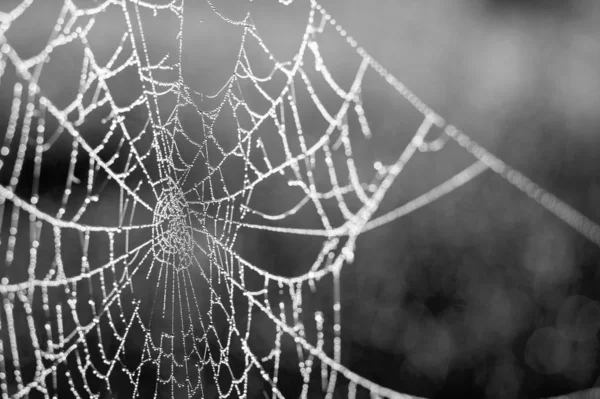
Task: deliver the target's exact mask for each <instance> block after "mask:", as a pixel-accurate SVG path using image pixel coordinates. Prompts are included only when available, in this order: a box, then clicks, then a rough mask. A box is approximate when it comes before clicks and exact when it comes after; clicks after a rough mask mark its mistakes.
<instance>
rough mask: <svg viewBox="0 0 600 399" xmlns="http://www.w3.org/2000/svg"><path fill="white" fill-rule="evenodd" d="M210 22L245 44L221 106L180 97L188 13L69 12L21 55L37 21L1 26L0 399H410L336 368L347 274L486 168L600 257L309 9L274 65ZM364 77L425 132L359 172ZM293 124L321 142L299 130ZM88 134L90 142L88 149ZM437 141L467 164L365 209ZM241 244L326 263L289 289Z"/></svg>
mask: <svg viewBox="0 0 600 399" xmlns="http://www.w3.org/2000/svg"><path fill="white" fill-rule="evenodd" d="M207 2H208V4H209V5H210V7H211V8H212V12H214V13H215V14H216V15H217V16H218V17H220V18H221V19H223V20H224V21H226V22H227V23H229V24H232V25H235V26H237V27H239V28H241V29H242V31H243V33H242V35H241V38H240V39H241V45H240V47H239V52H238V55H237V59H236V62H235V66H234V67H233V69H232V71H231V74H230V78H229V79H227V80H226V81H225V82H222V83H223V84H222V88H221V89H220V90H218V91H217V92H215V93H201V92H198V91H196V90H194V89H193V88H192V87H193V86H192V85H190V84H189V83H190V82H186V81H185V79H184V78H183V73H182V61H181V60H182V49H183V35H182V31H183V23H184V15H185V12H184V10H185V9H184V2H183V0H174V1H172V2H164V3H161V4H152V3H151V2H146V1H141V0H137V1H124V0H123V1H119V0H107V1H104V2H94V4H93V5H91V6H88V7H83V6H77V5H76V3H75V2H73V1H71V0H66V1H64V4H63V5H62V8H61V10H60V13H59V16H58V18H57V19H56V23H55V26H54V29H53V30H52V33H51V34H50V37H49V38H48V40H47V43H46V45H45V47H44V48H43V49H42V50H41V51H39V52H38V53H36V54H33V55H31V56H27V57H26V56H23V55H22V54H20V52H19V51H18V49H17V46H14V45H13V44H12V43H11V40H10V32H11V29H14V27H15V26H18V25H19V24H20V19H22V16H23V15H24V14H25V13H26V12H27V10H28V8H30V7H31V6H32V4H33V1H32V0H24V1H22V2H21V3H20V4H18V5H15V6H14V7H13V8H11V9H9V10H4V12H2V13H0V78H3V80H2V81H0V82H1V83H3V85H2V87H3V89H4V90H6V86H8V87H9V89H10V93H9V97H7V98H10V101H11V102H10V104H11V105H10V109H8V104H7V107H6V108H7V112H9V115H8V124H7V126H6V130H5V133H4V138H3V143H2V147H1V149H0V172H1V177H2V185H0V207H1V208H2V209H1V211H0V218H1V219H0V220H2V222H1V223H0V225H1V226H2V232H1V234H2V235H1V243H0V245H1V247H2V252H1V253H2V256H3V257H4V260H3V262H4V266H3V267H2V270H1V272H0V274H1V276H0V277H1V278H2V280H1V283H2V284H1V285H0V298H1V300H2V310H1V311H0V391H1V392H2V397H3V398H8V397H13V398H22V397H28V396H29V395H32V396H35V395H40V394H41V395H42V396H44V397H54V396H55V395H56V392H57V391H58V389H59V385H60V384H67V386H68V388H69V389H70V390H71V392H72V394H73V396H74V397H102V395H103V393H104V392H112V391H113V390H114V389H115V386H114V385H115V384H116V383H115V381H121V382H120V383H119V384H125V385H128V386H129V387H130V388H131V390H130V392H131V394H132V396H143V392H146V391H144V389H145V387H144V386H143V385H144V384H143V383H142V382H141V381H142V380H143V375H144V373H149V372H150V371H149V370H154V372H155V373H156V375H157V378H156V381H155V386H154V387H153V392H154V395H155V396H157V395H159V394H160V395H161V396H162V395H166V396H170V397H193V396H196V395H198V396H214V395H218V396H219V397H228V396H231V395H233V396H237V397H245V396H256V395H262V393H261V391H260V390H259V391H257V389H256V388H254V387H253V385H254V384H255V383H256V381H257V380H260V381H261V384H262V385H261V388H260V389H261V390H262V392H268V393H269V394H270V395H272V396H273V397H283V396H284V395H283V393H282V389H281V387H282V386H285V384H286V382H285V381H284V378H285V377H284V376H283V375H282V373H283V371H282V370H283V369H286V370H287V369H294V370H295V372H296V373H298V374H299V375H300V376H301V380H302V391H301V397H303V398H306V397H307V396H308V395H309V392H314V391H315V390H316V391H318V392H321V393H322V394H323V395H324V396H325V397H326V398H328V399H330V398H332V397H333V396H334V394H339V393H341V394H342V395H344V396H347V397H349V398H354V397H356V396H357V395H358V396H363V395H369V394H370V395H371V396H372V397H387V398H402V397H410V396H409V395H404V394H401V393H397V392H394V391H391V390H389V389H387V388H385V387H382V386H379V385H377V384H376V383H374V382H372V381H370V380H368V379H366V378H363V377H361V376H360V375H357V374H356V373H354V372H353V371H352V370H350V369H349V368H347V367H345V366H344V359H343V356H342V334H341V330H342V327H341V298H340V296H341V295H340V276H341V274H342V272H343V269H344V268H345V267H346V265H349V264H351V263H352V262H353V259H354V254H355V244H356V241H357V239H358V237H359V236H360V235H361V234H363V233H365V232H367V231H369V230H372V229H376V228H378V227H381V226H383V225H386V224H388V223H391V222H393V221H395V220H397V219H398V218H401V217H403V216H405V215H407V214H409V213H411V212H413V211H415V210H417V209H419V208H421V207H424V206H427V205H428V204H430V203H431V202H433V201H436V200H437V199H439V198H441V197H443V196H445V195H447V194H449V193H451V192H452V191H454V190H456V189H458V188H459V187H461V186H463V185H464V184H466V183H468V182H470V181H472V180H473V179H474V178H475V177H477V176H479V175H481V174H482V173H483V172H485V171H487V170H490V171H492V172H493V173H496V174H498V175H500V176H502V177H503V178H504V179H506V181H507V182H509V183H510V184H512V185H513V186H515V187H516V188H518V189H519V190H521V191H522V192H523V193H525V194H526V195H528V196H530V197H531V198H532V199H533V200H534V201H536V202H537V203H539V204H540V205H541V206H543V207H544V208H546V209H547V210H548V211H550V212H551V213H553V214H554V215H556V216H557V217H558V218H560V219H562V220H563V221H564V222H565V223H567V224H568V225H570V226H571V227H573V228H574V229H575V230H577V231H578V232H579V233H581V234H582V235H584V236H585V237H587V238H588V239H589V240H591V241H593V242H594V243H596V244H600V230H599V228H598V226H597V225H596V224H595V223H593V222H592V221H591V220H589V219H588V218H586V217H585V216H583V215H582V214H581V213H579V212H577V211H576V210H574V209H572V208H571V207H570V206H568V205H567V204H566V203H564V202H562V201H561V200H559V199H558V198H556V197H555V196H554V195H553V194H551V193H549V192H548V191H546V190H544V189H543V188H541V187H539V186H538V185H536V184H535V183H534V182H532V181H531V180H529V179H528V178H527V177H526V176H524V175H523V174H521V173H520V172H518V171H517V170H515V169H513V168H511V167H510V166H508V165H507V164H505V163H504V162H503V161H502V160H500V159H498V158H497V157H496V156H494V155H492V154H491V153H490V152H488V151H487V150H486V149H484V148H483V147H482V146H480V145H478V144H477V143H476V142H474V141H473V140H472V139H471V138H470V137H469V136H467V135H466V134H465V133H463V132H461V131H460V130H458V129H457V128H455V127H454V126H452V125H449V124H447V123H446V122H445V121H444V119H443V118H442V117H441V116H440V115H438V114H437V113H435V112H434V111H433V110H432V109H430V108H429V107H428V106H427V105H426V104H425V103H423V102H422V101H421V100H420V99H419V98H418V97H417V96H416V95H415V94H413V93H412V92H411V91H410V90H409V89H408V88H407V87H405V86H404V85H403V83H401V82H400V81H399V80H397V79H396V78H395V77H394V76H392V75H391V74H390V73H389V72H388V71H387V70H386V69H385V67H384V66H382V65H381V64H379V63H378V62H377V61H376V60H375V59H373V58H372V57H371V56H370V55H369V53H367V51H366V50H365V49H363V48H362V47H361V46H360V45H359V44H358V43H357V42H356V41H355V40H354V39H353V38H352V37H351V36H350V35H349V34H348V32H347V31H346V30H345V29H344V28H343V27H342V26H341V25H340V24H339V23H338V22H337V21H336V20H335V19H334V18H333V17H332V16H331V15H330V14H329V13H328V12H327V11H326V10H325V9H324V8H323V7H322V6H321V5H320V4H319V3H318V2H317V1H314V0H311V1H310V7H308V13H307V15H306V24H305V31H304V34H303V36H302V40H301V43H300V45H299V47H298V50H297V51H296V52H295V55H294V56H293V57H291V58H290V59H287V60H279V59H278V58H277V56H276V55H275V54H274V52H272V51H271V50H270V49H269V48H268V46H267V45H266V43H265V42H264V41H263V39H262V38H261V36H260V34H259V31H258V28H257V27H256V25H255V24H254V22H253V20H252V18H251V16H250V15H247V16H246V17H245V18H244V19H242V20H238V21H236V20H232V19H229V18H228V17H226V16H225V13H223V12H221V10H219V9H218V8H217V7H216V6H215V5H213V4H212V3H210V2H209V1H208V0H207ZM280 2H281V3H284V4H285V5H288V4H290V3H292V1H287V2H284V1H280ZM275 6H279V5H275V4H274V5H273V7H275ZM106 13H113V14H111V15H117V16H119V17H120V18H121V20H122V22H124V24H125V26H126V29H125V31H123V32H122V35H121V40H120V42H119V44H118V45H117V46H115V48H114V49H112V50H111V51H112V54H111V56H110V57H108V58H107V60H105V61H103V60H102V58H103V57H100V56H98V55H97V54H96V51H95V50H94V46H93V45H92V44H91V43H90V40H89V38H90V36H91V35H92V34H93V32H94V29H95V27H96V25H97V22H98V20H99V19H101V18H102V17H103V15H104V14H106ZM148 16H150V17H151V18H154V21H159V20H161V19H169V18H176V19H178V20H179V21H180V22H179V23H180V25H179V33H178V35H177V36H176V38H175V39H174V43H176V45H175V46H174V47H175V48H177V49H178V51H177V52H176V54H162V56H161V57H158V58H157V57H156V51H155V50H153V49H152V48H151V44H152V43H151V41H150V40H148V39H147V36H146V34H145V33H144V27H145V26H147V24H148V23H147V20H146V18H148ZM327 35H329V36H333V37H337V38H338V39H341V43H344V46H346V47H347V48H348V49H350V50H352V51H353V54H354V59H353V60H349V61H348V65H353V66H352V68H354V69H353V70H354V72H353V76H352V79H351V80H350V82H347V83H343V82H342V81H343V80H344V79H343V78H336V77H335V76H334V73H333V72H332V71H330V70H329V69H328V68H327V66H326V62H325V59H326V57H324V56H323V55H322V54H321V53H322V47H323V44H322V38H323V37H325V36H327ZM66 47H69V48H75V49H77V51H79V52H81V53H82V57H83V62H82V64H81V69H80V74H79V76H78V87H77V90H76V92H75V93H74V95H73V96H72V98H70V100H69V101H68V102H67V103H66V104H59V102H58V101H57V100H56V99H53V98H50V96H47V95H46V94H45V90H44V87H43V85H42V84H41V83H40V82H41V80H43V79H42V77H43V76H44V71H45V68H46V65H47V64H48V63H49V62H50V59H51V57H58V56H59V55H58V54H59V52H60V50H61V49H62V48H66ZM104 58H106V57H104ZM258 59H260V60H261V61H257V60H258ZM264 65H268V68H267V69H265V68H264ZM348 68H350V66H348ZM259 70H261V72H259ZM262 70H264V71H262ZM265 71H266V72H265ZM263 72H264V73H263ZM367 75H369V76H371V77H372V78H374V79H378V80H379V81H380V82H383V83H384V84H385V85H386V87H387V88H388V89H389V90H390V91H393V92H394V93H396V94H397V95H399V96H400V98H401V99H402V101H403V102H404V103H405V104H407V105H408V106H409V107H410V108H411V109H413V110H414V111H416V112H417V113H418V115H419V122H418V124H417V127H416V128H415V129H414V131H412V132H411V135H410V138H409V140H408V141H407V142H406V144H405V145H403V146H402V148H400V150H399V151H398V152H397V154H396V157H397V158H396V159H395V161H393V162H391V163H389V164H386V165H384V164H383V163H382V162H379V161H378V162H375V163H374V164H373V165H372V168H370V169H369V170H367V168H364V167H361V166H360V165H359V160H358V157H357V158H356V159H355V157H354V155H353V154H354V153H353V149H355V146H356V145H358V144H357V143H362V142H365V143H368V142H369V140H371V139H372V138H373V137H376V136H377V131H376V130H374V129H373V130H372V129H371V127H372V124H371V121H370V120H369V119H370V118H369V117H368V112H366V109H367V105H366V104H363V99H364V98H363V97H364V96H363V87H364V84H365V81H366V78H365V77H366V76H367ZM10 76H12V77H13V78H12V79H9V77H10ZM119 79H122V80H119ZM123 79H125V80H123ZM317 80H318V81H319V82H320V83H319V84H317V83H313V82H314V81H317ZM124 81H127V82H128V84H129V85H130V86H131V87H133V88H135V87H139V90H137V91H136V90H135V89H131V90H127V91H130V92H131V93H134V94H133V95H132V96H131V98H126V99H123V98H122V97H123V96H122V95H121V94H119V93H121V92H122V91H123V89H122V88H119V85H122V84H123V83H122V82H124ZM115 82H121V83H115ZM136 85H138V86H136ZM324 87H325V88H327V89H328V92H327V94H324V92H323V90H322V89H323V88H324ZM131 93H129V94H131ZM324 97H327V98H329V100H324V99H323V98H324ZM332 97H333V98H335V99H336V100H335V101H331V100H330V99H331V98H332ZM336 101H337V102H336ZM306 104H309V105H310V106H311V107H312V108H311V109H312V110H313V112H312V114H311V116H310V117H308V118H313V119H314V118H315V115H318V119H319V121H320V122H321V123H322V124H323V128H322V129H313V128H307V127H306V126H309V125H310V123H309V121H306V119H307V113H305V112H303V111H302V108H303V107H305V106H306ZM331 104H334V105H335V106H332V105H331ZM189 120H192V121H193V124H192V125H190V126H188V125H189V122H187V121H189ZM220 123H223V124H224V126H221V125H220ZM91 127H93V129H94V132H95V134H94V136H88V135H86V134H85V133H84V132H85V131H86V130H89V129H91ZM309 130H310V131H309ZM434 130H437V131H438V132H439V133H438V134H437V137H431V136H432V135H434V133H432V132H433V131H434ZM224 131H227V132H228V133H227V134H225V133H223V132H224ZM230 132H233V136H232V135H231V134H230ZM315 132H318V133H315ZM232 137H233V138H232ZM450 143H455V144H458V146H460V147H461V148H463V149H464V150H465V151H466V152H467V153H468V154H470V156H471V157H472V158H473V162H474V163H473V164H471V165H470V166H468V167H467V168H466V169H464V170H462V171H460V172H459V173H457V174H455V175H453V176H452V177H450V178H449V179H447V180H446V181H444V182H443V183H441V184H439V185H438V186H436V187H434V188H432V189H430V190H429V191H427V192H425V193H424V194H422V195H420V196H418V197H416V198H414V199H413V200H410V201H409V202H407V203H405V204H403V205H401V206H400V207H397V208H395V209H391V210H388V211H382V210H380V205H381V204H382V201H383V199H384V197H385V196H386V194H387V193H388V191H389V190H390V188H391V187H392V186H393V185H394V182H395V180H396V179H397V177H398V176H399V175H401V173H402V172H403V169H404V167H405V165H407V164H408V163H409V162H410V161H411V159H413V157H414V156H415V155H416V154H421V153H422V154H423V156H431V155H432V153H435V152H438V151H442V150H443V149H444V148H446V147H447V146H448V145H449V144H450ZM64 148H69V151H68V153H69V154H70V155H69V162H68V168H67V170H61V169H60V168H57V169H56V170H53V169H48V171H46V170H47V169H46V168H48V166H45V167H44V168H43V167H42V165H48V163H44V162H47V159H48V158H51V157H52V154H53V151H55V152H54V153H56V152H59V150H60V149H62V152H59V154H63V153H64ZM323 176H325V179H323V178H322V177H323ZM48 180H51V181H56V182H57V186H59V187H60V192H59V198H60V199H59V200H58V201H52V200H48V199H47V198H46V197H45V196H44V195H42V194H41V192H40V191H41V189H40V187H42V186H43V185H44V182H45V181H48ZM273 187H277V190H279V191H272V192H274V193H276V194H275V195H278V194H277V193H278V192H286V193H293V195H292V196H293V197H294V198H296V199H297V202H295V203H294V204H291V205H290V206H289V207H287V208H286V209H284V210H282V211H279V212H277V213H269V212H268V211H267V210H265V209H264V207H261V203H260V201H258V202H257V201H253V194H254V195H255V196H256V194H258V193H260V192H261V191H263V190H265V191H268V190H269V189H273ZM307 220H309V221H314V220H316V221H317V222H318V226H316V227H315V226H314V225H310V223H309V222H307ZM242 230H249V231H252V230H264V231H268V232H270V233H274V234H283V235H290V236H307V237H312V238H313V239H317V240H319V242H320V248H321V249H320V251H319V252H318V255H317V256H316V257H315V259H314V262H312V264H310V265H307V267H305V270H303V271H301V272H298V273H295V274H294V275H293V276H289V275H287V274H286V273H287V271H285V270H281V269H280V270H278V271H277V272H275V271H273V270H270V269H268V268H266V267H261V265H260V264H255V263H253V262H251V261H249V260H248V259H246V258H245V257H243V256H242V252H241V250H238V249H236V245H237V243H238V241H239V235H240V234H241V233H240V232H241V231H242ZM319 290H320V291H323V290H325V291H330V292H331V297H332V303H330V304H329V305H327V306H328V307H327V308H323V304H322V303H320V304H319V305H318V306H315V304H314V303H313V302H311V301H310V299H311V296H312V295H316V294H315V293H316V292H317V291H319ZM313 308H315V309H313ZM257 320H259V321H257ZM264 324H267V326H266V327H265V326H263V325H264ZM257 335H260V336H261V337H262V338H260V339H257V338H256V336H257ZM265 337H266V338H265ZM261 339H262V341H261ZM265 341H268V342H266V343H265ZM260 342H262V343H260ZM132 353H138V355H135V354H132ZM233 359H237V360H235V361H234V360H233ZM117 375H121V376H122V378H121V379H120V380H117V379H116V378H117V377H116V376H117ZM315 375H316V376H317V378H316V379H315ZM123 381H125V382H123ZM211 389H213V390H211Z"/></svg>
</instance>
